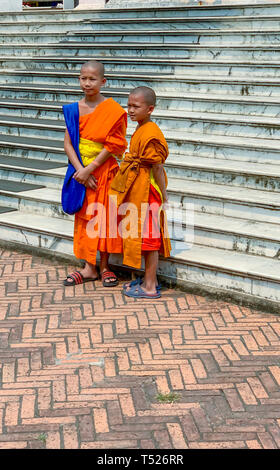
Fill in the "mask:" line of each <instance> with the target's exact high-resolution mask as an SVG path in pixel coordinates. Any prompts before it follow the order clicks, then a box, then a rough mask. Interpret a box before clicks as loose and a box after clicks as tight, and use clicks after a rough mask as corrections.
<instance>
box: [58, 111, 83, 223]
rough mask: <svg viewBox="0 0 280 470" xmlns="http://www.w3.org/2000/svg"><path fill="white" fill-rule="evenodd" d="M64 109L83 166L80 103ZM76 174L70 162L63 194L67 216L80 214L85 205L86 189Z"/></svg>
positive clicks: (63, 205) (64, 209)
mask: <svg viewBox="0 0 280 470" xmlns="http://www.w3.org/2000/svg"><path fill="white" fill-rule="evenodd" d="M62 109H63V113H64V119H65V123H66V127H67V130H68V133H69V136H70V139H71V143H72V145H73V148H74V150H75V152H76V154H77V156H78V158H79V160H80V162H81V164H82V165H83V162H82V159H81V155H80V151H79V141H80V133H79V105H78V103H71V104H66V105H64V106H63V107H62ZM83 166H84V165H83ZM75 172H76V169H75V167H74V166H73V165H72V163H71V162H70V161H69V162H68V168H67V171H66V175H65V178H64V183H63V187H62V193H61V202H62V208H63V211H64V212H66V214H75V213H76V212H78V211H79V210H80V209H81V207H82V205H83V202H84V199H85V195H86V187H85V186H84V185H83V184H81V183H78V181H76V180H75V179H74V178H73V175H74V173H75Z"/></svg>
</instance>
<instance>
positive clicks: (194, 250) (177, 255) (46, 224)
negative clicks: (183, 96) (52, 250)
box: [0, 211, 280, 282]
mask: <svg viewBox="0 0 280 470" xmlns="http://www.w3.org/2000/svg"><path fill="white" fill-rule="evenodd" d="M0 225H9V226H14V227H20V228H22V229H24V228H25V229H27V230H28V229H29V230H35V231H38V232H40V233H42V232H47V233H52V234H53V235H54V236H55V235H60V236H62V237H67V238H68V239H71V238H72V236H73V222H72V221H71V220H63V219H55V218H52V217H45V216H44V217H42V216H40V215H36V214H30V217H28V215H27V214H25V213H22V214H21V213H20V212H19V211H14V212H11V213H5V214H1V215H0ZM172 244H173V253H172V252H171V259H174V260H180V261H182V262H184V263H186V264H188V263H192V264H197V265H198V264H199V265H202V266H206V267H211V268H214V269H222V270H226V271H228V272H236V273H240V274H243V275H247V276H249V277H256V278H260V279H271V280H273V281H275V282H280V271H279V260H278V259H271V258H269V259H265V258H263V257H261V256H257V255H251V254H250V255H249V254H246V253H237V252H232V251H229V250H225V249H221V248H212V247H204V246H202V245H194V246H192V247H191V248H190V249H186V245H185V244H180V242H179V243H178V242H174V241H173V242H172Z"/></svg>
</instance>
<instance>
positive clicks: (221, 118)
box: [0, 106, 280, 128]
mask: <svg viewBox="0 0 280 470" xmlns="http://www.w3.org/2000/svg"><path fill="white" fill-rule="evenodd" d="M124 108H125V109H126V106H124ZM153 116H154V117H156V118H158V119H160V118H161V119H166V118H169V119H176V120H177V119H178V120H179V119H183V120H185V119H190V120H192V119H194V120H195V121H216V122H220V123H226V124H228V123H234V124H235V123H242V124H256V125H261V126H267V125H272V126H274V127H277V126H280V121H279V117H271V116H255V115H243V114H229V113H215V112H203V111H183V110H170V109H156V110H155V111H154V113H153ZM22 121H24V122H26V123H28V122H30V123H31V124H42V125H56V126H58V128H60V126H61V125H62V126H64V120H63V115H62V109H61V119H60V120H57V119H48V118H31V117H27V116H24V117H21V116H14V115H8V114H5V115H4V114H0V123H3V122H22Z"/></svg>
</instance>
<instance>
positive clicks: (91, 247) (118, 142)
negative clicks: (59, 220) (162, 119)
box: [74, 98, 127, 264]
mask: <svg viewBox="0 0 280 470" xmlns="http://www.w3.org/2000/svg"><path fill="white" fill-rule="evenodd" d="M126 127H127V114H126V111H125V110H124V109H123V108H122V107H121V106H120V105H119V104H118V103H117V102H116V101H114V100H113V99H112V98H109V99H106V100H105V101H103V102H102V103H100V104H99V105H98V106H97V107H96V108H95V109H94V111H92V112H91V113H89V114H85V115H83V116H80V118H79V129H80V139H86V140H87V141H92V142H98V143H99V144H102V145H103V147H104V148H106V150H108V151H109V152H110V153H112V154H113V155H116V156H118V157H121V156H122V154H123V153H124V151H125V149H126V147H127V142H126V140H125V134H126ZM81 157H82V159H83V155H81ZM118 168H119V166H118V162H117V160H116V158H115V157H114V156H110V157H109V158H108V159H107V160H106V161H105V162H104V163H103V164H102V165H101V166H100V167H98V168H97V169H96V170H94V171H93V172H92V174H93V176H94V177H95V178H96V180H97V184H98V186H97V189H96V190H95V191H94V190H92V189H91V188H87V189H86V196H85V200H84V203H83V206H82V208H81V209H80V210H79V212H77V213H76V214H75V223H74V254H75V256H76V257H77V258H79V259H84V260H86V261H88V262H89V263H91V264H95V263H96V254H97V251H102V252H107V253H121V252H122V240H121V237H120V236H119V234H118V232H117V230H114V233H113V235H114V236H113V237H110V236H109V210H108V201H109V199H108V188H109V186H110V183H111V181H112V179H113V178H114V176H115V175H116V173H117V171H118ZM99 204H100V205H99ZM94 206H95V207H97V208H99V209H100V208H101V207H103V211H102V220H100V219H99V220H98V218H97V217H96V215H97V213H98V212H97V210H98V209H96V210H94V209H93V208H94ZM96 221H97V223H96ZM112 223H115V224H117V220H115V221H113V222H112Z"/></svg>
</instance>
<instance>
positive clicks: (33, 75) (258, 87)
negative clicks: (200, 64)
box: [0, 68, 280, 101]
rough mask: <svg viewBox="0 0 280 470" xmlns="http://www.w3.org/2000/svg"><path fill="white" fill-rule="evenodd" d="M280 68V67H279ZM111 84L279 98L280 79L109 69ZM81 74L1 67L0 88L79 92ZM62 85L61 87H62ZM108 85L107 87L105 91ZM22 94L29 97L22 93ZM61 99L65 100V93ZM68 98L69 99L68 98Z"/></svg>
mask: <svg viewBox="0 0 280 470" xmlns="http://www.w3.org/2000/svg"><path fill="white" fill-rule="evenodd" d="M279 70H280V68H279ZM106 77H107V86H108V87H110V90H114V89H117V90H120V89H121V88H122V89H123V90H125V91H127V90H131V89H133V88H135V87H137V86H150V87H152V88H153V89H154V90H155V92H156V93H161V92H165V93H169V92H171V93H173V94H174V93H175V92H176V93H179V94H181V93H197V94H206V93H208V94H218V95H219V94H222V95H225V94H227V95H228V96H238V95H239V96H252V97H253V96H257V97H261V96H263V97H279V96H280V88H279V79H278V78H276V77H275V78H271V77H254V78H253V77H250V78H248V75H247V76H246V77H245V76H244V77H243V76H239V77H231V76H230V77H226V76H219V75H214V74H213V75H212V76H210V75H209V72H208V75H207V76H205V77H203V76H200V77H199V78H198V77H197V76H196V77H194V76H192V75H186V74H180V75H176V76H175V75H174V74H166V73H163V74H155V73H153V74H152V75H151V74H149V75H148V76H147V74H146V73H145V74H143V73H139V72H134V73H133V72H130V73H127V72H126V73H123V72H119V73H116V72H115V73H112V72H107V73H106ZM77 79H78V74H77V73H74V72H62V71H59V72H58V71H55V72H53V71H51V72H50V71H46V70H45V71H41V70H25V71H22V70H18V69H14V70H11V69H10V70H5V71H3V70H2V71H1V69H0V90H1V92H2V93H4V96H6V95H5V90H7V92H6V94H7V93H8V92H11V91H18V87H19V85H20V87H21V88H22V92H23V94H24V93H25V90H27V91H28V90H29V88H30V87H31V86H32V88H33V89H35V88H36V89H38V91H39V90H41V91H46V92H48V91H50V90H51V91H52V92H56V94H58V93H59V90H60V89H61V90H62V91H63V92H64V91H67V90H69V93H71V92H72V93H73V91H75V92H76V91H78V92H79V94H81V93H80V87H79V86H78V85H77ZM58 86H59V88H58ZM105 89H106V88H104V90H105ZM20 96H21V97H23V98H24V97H25V95H24V96H22V95H20ZM58 97H60V101H62V98H61V96H60V95H59V94H58ZM67 101H68V100H67Z"/></svg>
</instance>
